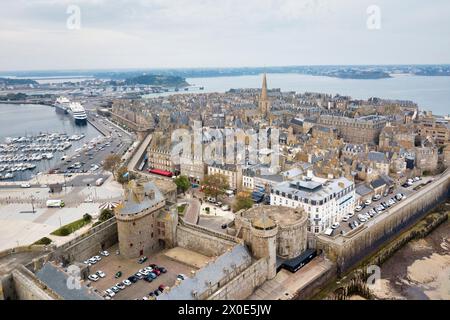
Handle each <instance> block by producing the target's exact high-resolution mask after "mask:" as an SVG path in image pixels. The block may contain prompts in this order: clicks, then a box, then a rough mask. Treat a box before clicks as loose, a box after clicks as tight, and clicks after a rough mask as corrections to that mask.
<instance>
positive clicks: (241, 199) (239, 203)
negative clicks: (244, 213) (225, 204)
mask: <svg viewBox="0 0 450 320" xmlns="http://www.w3.org/2000/svg"><path fill="white" fill-rule="evenodd" d="M252 206H253V200H252V197H251V195H250V193H248V192H239V193H238V194H237V195H236V198H235V199H234V202H233V211H234V212H238V211H239V210H243V209H250V208H251V207H252Z"/></svg>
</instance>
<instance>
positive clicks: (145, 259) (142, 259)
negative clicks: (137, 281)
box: [138, 256, 148, 264]
mask: <svg viewBox="0 0 450 320" xmlns="http://www.w3.org/2000/svg"><path fill="white" fill-rule="evenodd" d="M147 259H148V258H147V257H146V256H143V257H140V258H139V260H138V263H139V264H143V263H144V262H145V261H147Z"/></svg>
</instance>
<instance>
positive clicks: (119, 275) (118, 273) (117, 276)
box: [114, 271, 122, 279]
mask: <svg viewBox="0 0 450 320" xmlns="http://www.w3.org/2000/svg"><path fill="white" fill-rule="evenodd" d="M121 276H122V271H117V272H116V274H115V275H114V277H115V278H116V279H117V278H120V277H121Z"/></svg>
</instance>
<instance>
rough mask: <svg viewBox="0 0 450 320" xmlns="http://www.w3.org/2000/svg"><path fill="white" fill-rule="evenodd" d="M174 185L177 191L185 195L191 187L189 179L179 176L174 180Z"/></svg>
mask: <svg viewBox="0 0 450 320" xmlns="http://www.w3.org/2000/svg"><path fill="white" fill-rule="evenodd" d="M175 184H176V185H177V189H178V190H180V191H181V192H183V193H185V192H186V191H188V190H189V188H190V187H191V183H190V182H189V178H188V177H187V176H179V177H177V178H176V179H175Z"/></svg>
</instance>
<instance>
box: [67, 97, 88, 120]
mask: <svg viewBox="0 0 450 320" xmlns="http://www.w3.org/2000/svg"><path fill="white" fill-rule="evenodd" d="M69 113H70V114H71V115H72V117H73V119H74V120H75V124H79V125H86V124H87V114H86V111H85V110H84V107H83V106H82V105H81V103H79V102H71V103H70V104H69Z"/></svg>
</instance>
